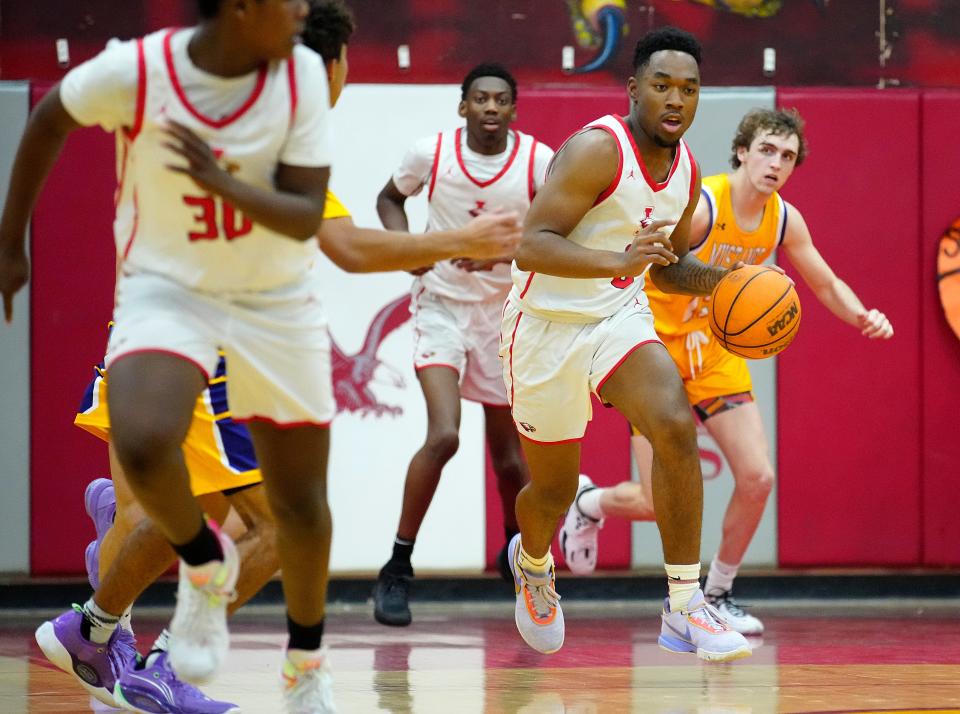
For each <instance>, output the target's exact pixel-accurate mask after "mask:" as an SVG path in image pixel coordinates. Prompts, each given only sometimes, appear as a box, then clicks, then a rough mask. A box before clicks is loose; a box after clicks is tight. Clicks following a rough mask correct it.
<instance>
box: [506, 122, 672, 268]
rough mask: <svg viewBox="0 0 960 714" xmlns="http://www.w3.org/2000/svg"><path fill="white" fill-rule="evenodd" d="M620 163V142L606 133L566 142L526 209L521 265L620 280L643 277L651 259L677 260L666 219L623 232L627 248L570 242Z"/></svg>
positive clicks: (518, 256) (518, 255)
mask: <svg viewBox="0 0 960 714" xmlns="http://www.w3.org/2000/svg"><path fill="white" fill-rule="evenodd" d="M618 163H619V153H618V150H617V145H616V141H615V140H614V139H613V138H612V137H611V136H610V135H609V134H607V133H606V132H604V131H599V130H588V131H584V132H583V133H581V134H578V135H576V136H574V137H573V138H571V139H570V140H569V141H568V142H567V144H566V145H565V146H564V147H563V148H562V149H561V150H560V152H559V153H558V154H557V156H556V158H555V161H554V165H553V170H552V172H551V174H550V180H549V181H547V182H546V183H545V184H544V185H543V187H542V188H541V189H540V190H539V191H538V192H537V195H536V197H535V198H534V199H533V203H532V204H531V205H530V210H529V211H528V212H527V217H526V220H525V221H524V225H523V239H522V240H521V241H520V247H519V248H518V249H517V253H516V256H515V258H514V259H515V260H516V263H517V267H518V268H520V269H521V270H526V271H529V272H537V273H545V274H547V275H556V276H559V277H564V278H616V277H620V276H635V275H639V274H640V273H642V272H643V271H644V269H645V268H646V266H647V265H649V264H650V263H654V262H658V263H660V264H662V265H665V264H667V263H669V262H671V261H673V260H676V258H675V256H674V255H673V253H671V252H670V241H669V239H668V238H667V237H666V234H665V233H664V232H663V231H662V230H660V229H661V228H663V226H664V225H665V224H664V222H663V221H654V222H653V223H652V224H651V225H650V226H648V227H647V228H646V229H644V230H643V231H640V232H638V234H635V235H625V236H624V246H626V250H625V251H608V250H596V249H592V248H584V247H583V246H580V245H577V244H576V243H573V242H572V241H569V240H567V236H568V235H569V234H570V233H571V232H572V231H573V229H574V228H576V226H577V224H578V223H580V221H581V219H582V218H583V217H584V215H586V213H587V211H589V210H590V209H591V208H592V207H593V205H594V204H595V202H596V200H597V197H598V196H600V194H602V193H603V192H604V191H605V190H606V189H607V188H608V187H609V186H610V184H611V183H612V182H613V181H614V179H615V176H616V173H617V166H618ZM631 241H632V242H631Z"/></svg>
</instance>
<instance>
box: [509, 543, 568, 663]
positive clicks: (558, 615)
mask: <svg viewBox="0 0 960 714" xmlns="http://www.w3.org/2000/svg"><path fill="white" fill-rule="evenodd" d="M508 556H509V558H510V572H511V573H513V584H514V587H515V588H516V591H517V607H516V611H515V619H516V622H517V629H518V630H519V631H520V636H521V637H522V638H523V641H524V642H526V643H527V644H528V645H530V646H531V647H533V649H535V650H537V652H542V653H543V654H553V653H554V652H556V651H557V650H559V649H560V648H561V647H562V646H563V634H564V625H563V610H561V609H560V596H559V595H558V594H557V591H556V574H555V572H554V567H553V558H552V557H551V558H550V565H549V567H548V569H547V571H546V572H545V573H536V572H529V571H527V570H525V569H523V568H521V567H520V564H519V562H518V561H519V558H520V534H519V533H518V534H517V535H515V536H514V537H513V539H512V540H511V541H510V546H509V550H508Z"/></svg>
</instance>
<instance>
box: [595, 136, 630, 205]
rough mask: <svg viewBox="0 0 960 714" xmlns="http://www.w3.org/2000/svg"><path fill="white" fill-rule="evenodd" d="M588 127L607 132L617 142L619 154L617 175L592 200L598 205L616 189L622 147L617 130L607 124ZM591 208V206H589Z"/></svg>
mask: <svg viewBox="0 0 960 714" xmlns="http://www.w3.org/2000/svg"><path fill="white" fill-rule="evenodd" d="M587 128H588V129H601V130H603V131H605V132H607V133H608V134H609V135H610V136H612V137H613V140H614V141H615V142H617V154H618V155H619V157H620V158H619V159H618V161H619V163H618V164H617V175H616V176H614V177H613V180H612V181H611V182H610V185H609V186H607V187H606V188H605V189H603V192H602V193H601V194H600V195H599V196H597V200H596V201H594V202H593V205H594V206H599V205H600V204H601V203H603V202H604V201H606V200H607V199H608V198H610V195H611V194H612V193H613V192H614V191H616V190H617V186H619V185H620V177H621V176H623V147H622V146H620V139H619V137H618V136H617V132H615V131H614V130H613V129H611V128H610V127H608V126H603V125H602V124H598V125H596V126H590V127H587ZM591 208H592V206H591Z"/></svg>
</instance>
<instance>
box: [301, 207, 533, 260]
mask: <svg viewBox="0 0 960 714" xmlns="http://www.w3.org/2000/svg"><path fill="white" fill-rule="evenodd" d="M319 238H320V249H321V250H322V251H323V252H324V253H325V254H326V255H327V257H328V258H330V260H332V261H333V262H334V263H336V264H337V265H338V266H339V267H341V268H342V269H343V270H346V271H347V272H348V273H372V272H384V271H389V270H414V269H416V268H419V267H420V266H423V265H432V264H433V263H436V262H438V261H441V260H449V259H450V258H456V257H460V256H468V257H470V258H476V259H478V260H483V259H489V258H496V257H498V256H502V255H509V254H512V253H513V251H514V250H516V247H517V244H518V243H519V242H520V225H519V223H517V216H516V214H515V213H485V214H482V215H480V216H477V217H476V218H474V219H473V220H471V221H470V222H469V223H468V224H467V225H465V226H463V227H462V228H457V229H455V230H450V231H431V232H429V233H424V234H423V235H411V234H410V233H406V232H402V231H382V230H377V229H374V228H360V227H358V226H356V225H354V223H353V220H352V219H350V218H349V217H344V218H334V219H328V220H326V221H324V222H323V226H321V228H320V233H319Z"/></svg>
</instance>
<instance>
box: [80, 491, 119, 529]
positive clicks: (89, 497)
mask: <svg viewBox="0 0 960 714" xmlns="http://www.w3.org/2000/svg"><path fill="white" fill-rule="evenodd" d="M108 488H109V489H111V490H112V489H113V482H112V481H111V480H110V479H108V478H98V479H94V480H93V481H91V482H90V483H88V484H87V489H86V491H84V493H83V505H84V508H85V510H86V511H87V515H88V516H90V520H92V521H93V527H94V528H95V529H96V531H97V541H101V540H103V536H104V535H106V533H107V531H108V530H110V525H111V524H110V523H109V522H108V523H107V524H106V526H105V527H103V528H102V532H101V524H100V522H99V521H98V520H97V513H98V512H99V511H100V496H101V494H103V493H104V492H106V490H107V489H108ZM113 501H114V505H116V496H114V499H113ZM110 520H111V521H112V520H113V519H112V518H111V519H110Z"/></svg>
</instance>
